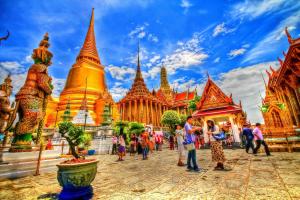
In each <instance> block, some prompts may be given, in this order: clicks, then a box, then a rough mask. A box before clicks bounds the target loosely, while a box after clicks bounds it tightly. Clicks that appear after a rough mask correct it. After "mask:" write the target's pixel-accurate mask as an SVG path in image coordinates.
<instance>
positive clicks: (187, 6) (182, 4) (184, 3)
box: [180, 0, 193, 9]
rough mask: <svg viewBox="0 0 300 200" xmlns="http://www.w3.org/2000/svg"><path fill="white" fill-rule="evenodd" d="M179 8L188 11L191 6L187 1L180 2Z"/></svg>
mask: <svg viewBox="0 0 300 200" xmlns="http://www.w3.org/2000/svg"><path fill="white" fill-rule="evenodd" d="M180 6H181V7H182V8H184V9H188V8H190V7H191V6H193V5H192V4H191V3H190V2H189V1H188V0H181V3H180Z"/></svg>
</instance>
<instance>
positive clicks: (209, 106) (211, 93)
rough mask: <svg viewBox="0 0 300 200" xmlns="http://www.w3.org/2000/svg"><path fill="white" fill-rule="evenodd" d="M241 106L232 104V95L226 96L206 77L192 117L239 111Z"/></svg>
mask: <svg viewBox="0 0 300 200" xmlns="http://www.w3.org/2000/svg"><path fill="white" fill-rule="evenodd" d="M239 112H242V108H241V106H238V105H236V104H234V102H233V100H232V96H230V97H228V96H227V95H226V94H225V93H224V92H223V91H222V90H221V89H220V88H219V87H218V86H217V85H216V84H215V83H214V82H213V81H212V80H211V79H210V77H208V80H207V82H206V85H205V88H204V90H203V93H202V96H201V99H200V101H199V102H198V104H197V111H195V112H194V113H193V116H194V117H201V116H208V115H216V114H227V113H239Z"/></svg>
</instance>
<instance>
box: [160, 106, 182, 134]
mask: <svg viewBox="0 0 300 200" xmlns="http://www.w3.org/2000/svg"><path fill="white" fill-rule="evenodd" d="M180 122H181V121H180V117H179V114H178V113H177V112H176V111H174V110H167V111H165V112H164V114H163V115H162V117H161V123H162V124H164V125H166V126H167V127H169V128H170V131H171V133H173V132H174V131H175V128H176V127H175V126H176V124H180Z"/></svg>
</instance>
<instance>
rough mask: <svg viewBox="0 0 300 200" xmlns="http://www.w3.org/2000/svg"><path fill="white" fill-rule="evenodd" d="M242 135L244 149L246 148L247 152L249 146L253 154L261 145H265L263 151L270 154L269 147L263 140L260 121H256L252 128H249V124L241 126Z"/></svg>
mask: <svg viewBox="0 0 300 200" xmlns="http://www.w3.org/2000/svg"><path fill="white" fill-rule="evenodd" d="M242 135H243V136H244V137H245V139H246V141H245V142H246V145H245V146H246V147H245V149H246V152H247V153H249V149H250V148H251V149H252V153H253V154H254V155H256V154H257V152H258V150H259V149H260V147H261V145H263V146H264V147H265V152H266V154H267V156H270V155H271V153H270V150H269V147H268V145H267V143H266V142H265V141H264V137H263V134H262V131H261V124H260V123H256V124H255V128H254V129H252V128H251V125H250V124H245V125H244V127H243V132H242ZM254 141H255V144H256V146H255V147H254Z"/></svg>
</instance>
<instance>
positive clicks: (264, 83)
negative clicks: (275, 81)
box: [261, 70, 270, 89]
mask: <svg viewBox="0 0 300 200" xmlns="http://www.w3.org/2000/svg"><path fill="white" fill-rule="evenodd" d="M266 72H267V74H268V75H269V72H268V70H266ZM261 77H262V79H263V81H264V84H265V88H266V89H267V83H266V80H265V78H264V75H263V73H261ZM269 77H270V75H269Z"/></svg>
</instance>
